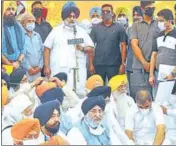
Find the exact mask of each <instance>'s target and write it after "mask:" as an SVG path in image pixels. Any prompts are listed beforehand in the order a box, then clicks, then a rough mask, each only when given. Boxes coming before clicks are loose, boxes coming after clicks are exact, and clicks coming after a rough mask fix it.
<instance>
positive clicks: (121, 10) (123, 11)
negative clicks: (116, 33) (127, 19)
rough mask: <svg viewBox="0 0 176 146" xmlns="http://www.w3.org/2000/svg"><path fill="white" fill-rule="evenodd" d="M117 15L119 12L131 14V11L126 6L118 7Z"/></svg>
mask: <svg viewBox="0 0 176 146" xmlns="http://www.w3.org/2000/svg"><path fill="white" fill-rule="evenodd" d="M115 14H116V16H118V15H119V14H125V15H126V16H129V11H128V9H127V8H124V7H118V8H117V9H116V13H115Z"/></svg>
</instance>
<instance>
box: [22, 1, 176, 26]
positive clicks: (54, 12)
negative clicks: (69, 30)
mask: <svg viewBox="0 0 176 146" xmlns="http://www.w3.org/2000/svg"><path fill="white" fill-rule="evenodd" d="M33 2H34V1H26V2H25V3H26V7H27V11H28V12H31V4H32V3H33ZM65 2H66V1H42V3H43V6H44V7H46V8H48V16H47V21H49V22H50V24H51V25H52V26H55V25H57V24H58V23H59V22H61V21H62V20H61V16H60V15H61V10H62V6H63V4H64V3H65ZM75 3H76V5H77V6H78V7H79V8H80V11H81V14H80V17H79V21H81V20H83V19H86V18H89V10H90V8H92V7H94V6H102V5H103V4H105V3H109V4H112V5H113V7H114V11H115V10H116V8H117V7H126V8H127V9H128V11H129V15H130V17H129V18H130V22H131V20H132V8H133V7H134V6H136V5H139V4H140V2H139V1H76V2H75ZM175 4H176V2H175V1H156V2H155V6H156V11H155V13H157V12H158V11H159V10H161V9H164V8H169V9H171V10H172V11H173V12H174V5H175Z"/></svg>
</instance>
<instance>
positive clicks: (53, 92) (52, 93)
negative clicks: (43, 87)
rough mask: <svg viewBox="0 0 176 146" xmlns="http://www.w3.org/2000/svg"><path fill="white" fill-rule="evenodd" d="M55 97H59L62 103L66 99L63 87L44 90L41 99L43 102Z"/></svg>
mask: <svg viewBox="0 0 176 146" xmlns="http://www.w3.org/2000/svg"><path fill="white" fill-rule="evenodd" d="M55 99H57V100H58V101H59V102H60V103H61V104H62V102H63V99H64V92H63V91H62V89H61V88H53V89H50V90H48V91H46V92H44V93H43V95H42V96H41V97H40V101H41V103H42V104H43V103H46V102H48V101H52V100H55Z"/></svg>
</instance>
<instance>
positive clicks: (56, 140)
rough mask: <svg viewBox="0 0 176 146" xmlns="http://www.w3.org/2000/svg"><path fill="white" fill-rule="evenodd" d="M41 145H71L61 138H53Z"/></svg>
mask: <svg viewBox="0 0 176 146" xmlns="http://www.w3.org/2000/svg"><path fill="white" fill-rule="evenodd" d="M40 145H69V143H68V142H67V141H66V140H64V139H63V138H62V137H60V136H53V137H51V139H50V140H49V141H46V142H45V143H42V144H40Z"/></svg>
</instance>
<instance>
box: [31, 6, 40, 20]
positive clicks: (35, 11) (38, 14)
mask: <svg viewBox="0 0 176 146" xmlns="http://www.w3.org/2000/svg"><path fill="white" fill-rule="evenodd" d="M32 13H33V15H34V17H35V18H38V17H41V16H42V9H40V8H37V9H34V10H33V12H32Z"/></svg>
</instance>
